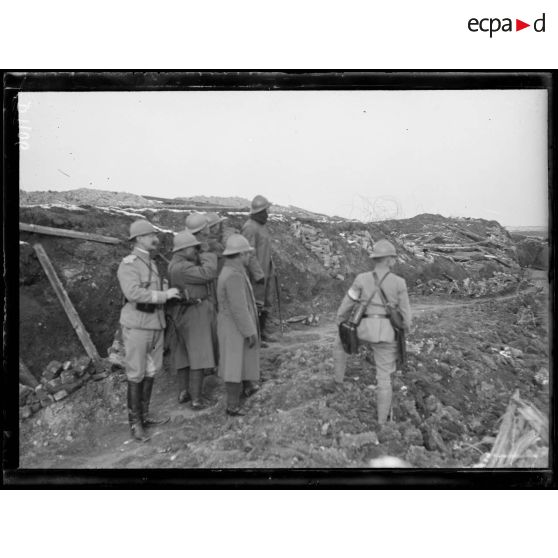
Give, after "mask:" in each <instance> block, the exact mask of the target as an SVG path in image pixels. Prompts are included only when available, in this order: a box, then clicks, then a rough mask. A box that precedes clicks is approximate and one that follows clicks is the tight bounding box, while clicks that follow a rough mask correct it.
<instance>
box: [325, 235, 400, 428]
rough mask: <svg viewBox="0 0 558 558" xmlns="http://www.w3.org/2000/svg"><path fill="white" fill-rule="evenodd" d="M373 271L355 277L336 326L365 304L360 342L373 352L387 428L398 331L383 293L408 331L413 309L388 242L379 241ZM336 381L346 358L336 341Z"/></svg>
mask: <svg viewBox="0 0 558 558" xmlns="http://www.w3.org/2000/svg"><path fill="white" fill-rule="evenodd" d="M371 258H373V260H374V270H373V271H367V272H365V273H360V274H359V275H357V276H356V278H355V280H354V281H353V284H352V285H351V288H350V289H349V291H348V292H347V294H346V295H345V297H344V298H343V301H342V302H341V306H340V307H339V309H338V311H337V323H341V322H342V321H343V320H346V319H347V318H348V316H349V314H350V313H351V310H352V309H353V307H354V305H355V304H357V303H359V302H364V303H366V302H367V301H368V304H367V305H366V309H365V312H364V315H363V317H362V320H361V322H360V325H359V327H358V338H359V341H362V342H365V343H367V344H368V345H369V346H370V347H371V348H372V350H373V353H374V361H375V363H376V381H377V384H378V385H377V389H376V404H377V415H378V424H384V423H385V422H386V420H387V418H388V415H389V411H390V408H391V400H392V387H391V374H392V373H393V372H395V369H396V361H397V343H396V341H395V331H394V329H393V327H392V325H391V323H390V320H389V317H388V315H387V311H386V306H385V304H384V301H383V298H382V295H381V292H380V289H381V290H382V291H383V292H384V294H385V297H386V298H387V302H388V303H389V305H390V306H393V307H398V308H399V310H400V312H401V314H402V317H403V321H404V325H405V330H407V331H408V330H409V328H410V327H411V307H410V304H409V295H408V293H407V285H406V283H405V279H403V278H402V277H399V276H398V275H395V273H392V272H391V268H392V267H393V265H394V264H395V262H396V252H395V247H394V246H393V244H392V243H391V242H389V241H388V240H379V241H378V242H376V244H375V245H374V251H373V253H372V255H371ZM334 357H335V380H336V382H338V383H341V382H343V377H344V375H345V367H346V362H347V355H346V354H345V352H344V351H343V347H342V345H341V341H340V340H339V338H337V342H336V345H335V348H334Z"/></svg>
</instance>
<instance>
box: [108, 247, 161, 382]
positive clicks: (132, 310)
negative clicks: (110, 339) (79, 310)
mask: <svg viewBox="0 0 558 558" xmlns="http://www.w3.org/2000/svg"><path fill="white" fill-rule="evenodd" d="M117 277H118V282H119V283H120V288H121V289H122V293H123V294H124V297H125V299H126V302H125V304H124V306H123V307H122V310H121V312H120V324H121V326H122V340H123V342H124V350H125V353H126V355H125V364H126V375H127V377H128V380H129V381H132V382H141V381H142V380H143V378H144V377H145V376H149V377H153V376H155V374H156V373H157V372H158V371H159V370H161V368H162V367H163V330H164V328H165V313H164V310H163V303H164V302H165V301H166V299H167V297H166V294H165V292H164V288H165V287H166V285H164V284H163V281H162V280H161V278H160V276H159V271H158V269H157V265H156V264H155V262H154V261H153V260H152V259H151V258H150V256H149V253H148V252H146V251H145V250H142V249H141V248H138V247H135V248H134V250H133V252H132V253H131V254H129V255H128V256H126V257H125V258H124V259H123V260H122V261H121V262H120V265H119V266H118V272H117ZM138 303H140V304H141V303H143V304H155V305H157V307H156V308H155V310H154V312H151V313H149V312H142V311H141V310H138V308H137V304H138Z"/></svg>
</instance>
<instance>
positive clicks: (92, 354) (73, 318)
mask: <svg viewBox="0 0 558 558" xmlns="http://www.w3.org/2000/svg"><path fill="white" fill-rule="evenodd" d="M33 248H34V249H35V252H36V254H37V257H38V258H39V261H40V262H41V265H42V266H43V269H44V270H45V273H46V275H47V277H48V279H49V281H50V284H51V285H52V288H53V289H54V292H55V293H56V296H58V300H60V303H61V304H62V307H63V308H64V310H65V312H66V315H67V316H68V318H69V320H70V323H71V324H72V326H73V328H74V330H75V332H76V333H77V336H78V337H79V340H80V341H81V343H82V345H83V347H84V349H85V352H86V353H87V355H88V356H89V358H90V359H91V360H92V361H93V362H94V363H95V364H97V363H98V362H99V361H100V360H101V357H100V356H99V353H98V352H97V349H96V347H95V345H93V342H92V341H91V338H90V337H89V333H87V330H86V329H85V327H84V325H83V323H82V321H81V319H80V317H79V314H78V313H77V312H76V309H75V308H74V305H73V304H72V301H71V300H70V298H69V297H68V293H67V292H66V290H65V289H64V286H63V285H62V283H61V282H60V279H59V278H58V275H56V271H55V270H54V267H53V266H52V263H51V261H50V259H49V257H48V256H47V253H46V252H45V249H44V248H43V247H42V246H41V244H35V245H34V246H33Z"/></svg>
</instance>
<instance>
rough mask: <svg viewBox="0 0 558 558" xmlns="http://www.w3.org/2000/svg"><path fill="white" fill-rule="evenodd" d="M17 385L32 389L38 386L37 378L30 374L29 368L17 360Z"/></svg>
mask: <svg viewBox="0 0 558 558" xmlns="http://www.w3.org/2000/svg"><path fill="white" fill-rule="evenodd" d="M19 383H20V384H25V385H26V386H29V387H32V388H36V387H37V386H38V385H39V382H38V381H37V378H35V376H33V374H31V371H30V370H29V368H27V366H26V365H25V363H24V362H23V361H22V360H21V359H19Z"/></svg>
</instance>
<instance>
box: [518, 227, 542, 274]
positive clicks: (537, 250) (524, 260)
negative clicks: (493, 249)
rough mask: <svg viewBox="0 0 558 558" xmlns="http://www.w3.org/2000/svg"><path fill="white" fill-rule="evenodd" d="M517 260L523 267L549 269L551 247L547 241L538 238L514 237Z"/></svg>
mask: <svg viewBox="0 0 558 558" xmlns="http://www.w3.org/2000/svg"><path fill="white" fill-rule="evenodd" d="M513 238H514V241H515V246H516V248H517V259H518V262H519V264H520V265H521V266H522V267H532V268H534V269H548V264H549V245H548V240H547V239H542V238H537V237H536V236H530V237H529V236H521V235H513Z"/></svg>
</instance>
